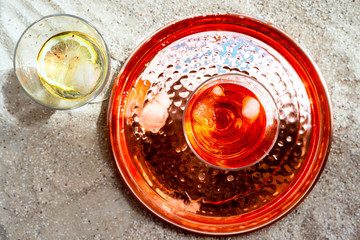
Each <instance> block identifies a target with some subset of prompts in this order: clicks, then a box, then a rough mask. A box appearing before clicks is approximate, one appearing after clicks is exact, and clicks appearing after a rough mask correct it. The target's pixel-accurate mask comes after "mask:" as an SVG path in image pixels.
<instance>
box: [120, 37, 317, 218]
mask: <svg viewBox="0 0 360 240" xmlns="http://www.w3.org/2000/svg"><path fill="white" fill-rule="evenodd" d="M225 73H242V74H246V75H249V76H251V77H254V78H256V79H257V80H258V81H259V82H261V83H262V84H263V85H264V86H265V87H266V88H267V89H268V90H269V91H270V93H271V94H272V96H273V98H274V99H275V102H276V104H277V107H278V109H279V117H280V131H279V136H278V139H277V140H276V143H275V145H274V147H273V149H272V150H271V151H270V153H269V154H268V155H267V156H266V157H265V158H264V159H263V160H261V161H260V162H258V163H257V164H255V165H253V166H250V167H247V168H243V169H240V170H223V169H218V168H215V167H212V166H210V165H208V164H206V163H204V162H203V161H201V160H200V159H198V158H197V157H196V156H195V155H194V153H193V152H192V151H191V149H190V147H189V146H188V145H187V143H186V140H185V137H184V134H183V129H182V127H183V125H182V117H183V112H184V109H185V106H186V103H187V101H188V98H189V96H190V94H191V93H192V91H194V90H195V89H196V88H197V87H198V86H199V85H200V84H201V83H203V82H204V81H206V80H207V79H209V78H211V77H214V76H216V75H220V74H225ZM139 89H142V90H143V93H141V92H140V91H139ZM161 92H166V94H167V96H168V97H169V99H170V106H169V107H168V108H167V112H168V117H167V119H166V122H165V124H164V126H163V127H162V128H161V129H160V130H159V131H158V132H155V133H154V132H151V131H147V130H146V129H145V128H144V127H142V125H141V124H140V122H139V115H140V113H141V109H143V107H144V106H145V105H146V104H147V103H148V102H151V101H152V100H153V99H154V98H156V96H157V95H158V94H159V93H161ZM127 102H128V103H127V104H126V106H125V109H122V111H125V115H126V127H125V134H126V141H127V143H128V146H129V147H128V148H129V152H130V155H131V156H132V158H133V162H134V165H135V168H136V170H137V171H139V172H140V173H141V175H142V176H143V179H144V181H145V182H146V183H147V184H148V186H149V188H150V189H152V190H153V191H154V196H155V197H157V198H159V199H162V201H163V202H164V206H165V205H166V206H165V207H166V208H168V209H179V210H181V211H185V212H188V213H190V214H194V215H201V216H209V217H232V216H238V215H241V214H245V213H249V212H251V211H254V210H257V209H260V208H262V207H264V206H266V205H267V204H270V203H271V202H272V201H274V200H275V199H276V198H277V197H278V196H279V195H280V194H281V193H283V192H284V191H285V190H286V189H287V187H288V186H289V185H290V184H291V182H292V181H293V179H294V177H295V176H296V174H297V173H298V171H299V169H300V168H301V167H302V165H303V163H304V160H305V152H306V149H307V147H308V143H309V139H310V136H311V112H310V103H309V98H308V96H307V93H306V90H305V87H304V85H303V83H302V81H301V79H300V78H299V77H298V75H297V74H296V73H295V71H294V69H293V68H292V67H291V66H290V64H288V63H287V62H286V60H284V59H283V57H282V56H281V55H280V54H279V53H277V52H276V51H275V50H273V49H272V48H271V47H270V46H268V45H266V44H265V43H263V42H260V41H258V40H256V39H254V38H251V37H249V36H246V35H243V34H240V33H236V32H228V31H216V32H215V31H209V32H201V33H196V34H193V35H190V36H187V37H184V38H181V39H179V40H177V41H175V42H173V43H172V44H170V45H168V46H166V47H165V48H164V49H162V50H161V51H160V52H159V53H158V54H157V55H156V57H155V58H153V59H152V60H151V61H150V62H149V63H147V64H146V67H145V70H144V71H143V72H142V74H141V75H140V77H139V78H138V79H137V81H136V83H134V87H133V88H132V90H130V93H129V94H128V99H127ZM130 103H131V104H130Z"/></svg>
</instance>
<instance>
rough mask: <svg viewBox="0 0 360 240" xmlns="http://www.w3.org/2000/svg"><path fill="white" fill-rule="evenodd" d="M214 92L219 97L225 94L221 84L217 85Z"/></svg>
mask: <svg viewBox="0 0 360 240" xmlns="http://www.w3.org/2000/svg"><path fill="white" fill-rule="evenodd" d="M212 92H213V94H214V95H215V96H217V97H221V96H225V94H224V90H223V89H222V87H220V86H215V87H214V88H213V90H212Z"/></svg>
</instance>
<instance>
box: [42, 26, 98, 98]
mask: <svg viewBox="0 0 360 240" xmlns="http://www.w3.org/2000/svg"><path fill="white" fill-rule="evenodd" d="M82 36H85V35H84V34H82V33H77V32H67V33H63V34H58V35H56V36H54V37H52V38H50V39H49V40H48V41H47V42H46V43H45V44H44V46H43V47H42V48H41V50H40V52H39V55H38V73H39V76H40V79H41V80H43V81H45V82H46V84H49V85H51V86H52V87H55V88H58V89H60V90H62V91H61V92H62V93H63V92H64V91H65V92H73V93H74V92H75V93H79V94H80V95H86V94H88V93H90V92H91V90H92V89H93V88H94V87H95V85H96V83H97V81H98V79H99V77H100V73H101V71H100V66H99V64H97V63H96V59H97V52H96V50H95V49H94V47H93V46H94V44H92V43H91V42H89V41H88V40H87V39H89V38H87V39H85V38H84V37H82ZM96 47H97V46H96ZM60 97H64V98H66V96H60Z"/></svg>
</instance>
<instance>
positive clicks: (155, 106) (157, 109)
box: [139, 101, 169, 133]
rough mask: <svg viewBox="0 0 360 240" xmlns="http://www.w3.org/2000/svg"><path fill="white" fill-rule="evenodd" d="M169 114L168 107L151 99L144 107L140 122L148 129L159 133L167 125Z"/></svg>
mask: <svg viewBox="0 0 360 240" xmlns="http://www.w3.org/2000/svg"><path fill="white" fill-rule="evenodd" d="M168 116H169V114H168V112H167V108H165V107H164V106H163V105H161V104H159V103H158V102H157V101H151V102H148V103H147V104H146V105H145V107H144V108H143V109H142V111H141V113H140V117H139V123H140V125H141V126H142V127H143V128H145V130H146V131H151V132H153V133H157V132H158V131H159V130H160V129H161V128H162V127H163V126H164V125H165V123H166V119H167V118H168Z"/></svg>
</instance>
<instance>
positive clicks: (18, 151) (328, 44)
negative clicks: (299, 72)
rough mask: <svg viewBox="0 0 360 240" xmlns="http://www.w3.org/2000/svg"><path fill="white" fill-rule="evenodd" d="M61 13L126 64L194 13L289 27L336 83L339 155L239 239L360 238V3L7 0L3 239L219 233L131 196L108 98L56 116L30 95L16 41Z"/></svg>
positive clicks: (1, 35)
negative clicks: (110, 128)
mask: <svg viewBox="0 0 360 240" xmlns="http://www.w3.org/2000/svg"><path fill="white" fill-rule="evenodd" d="M154 2H156V3H154ZM289 2H290V1H289ZM54 13H69V14H74V15H78V16H80V17H83V18H85V19H87V20H88V21H90V22H91V23H93V24H94V25H95V26H96V27H97V28H98V29H99V30H100V32H101V33H102V34H103V37H104V38H105V41H106V42H107V44H108V47H109V49H110V52H111V55H112V57H113V58H114V59H115V60H116V61H115V62H118V63H119V65H121V64H122V63H123V62H124V60H125V59H126V57H127V56H128V55H129V53H130V52H131V51H132V49H134V47H135V46H136V45H137V44H139V43H140V42H141V40H142V39H144V38H145V37H146V36H148V35H149V34H150V33H152V32H153V31H155V30H156V29H157V28H159V27H161V26H163V25H164V24H166V23H168V22H170V21H172V20H175V19H179V18H182V17H186V16H193V15H203V14H208V13H246V14H250V15H253V16H257V17H260V18H263V19H265V20H267V21H269V22H271V23H273V24H274V25H275V26H278V27H280V28H282V29H283V30H285V31H286V32H288V33H289V34H290V35H291V36H293V37H294V38H295V39H296V40H298V41H299V42H300V44H302V45H303V46H304V47H305V48H306V49H307V50H308V51H309V53H310V55H311V56H312V57H313V59H314V60H315V62H316V63H317V64H318V66H319V68H320V70H321V72H322V73H323V75H324V78H325V80H326V83H327V85H328V88H329V92H330V95H331V99H332V103H333V111H334V137H333V145H332V151H331V153H330V156H329V159H328V163H327V165H326V168H325V170H324V172H323V174H322V176H321V178H320V180H319V182H318V183H317V185H316V186H315V188H314V189H313V191H312V192H311V193H310V195H309V196H308V197H307V198H306V199H305V200H304V201H303V203H302V204H300V205H299V206H298V207H297V208H296V210H294V211H293V212H291V213H290V214H289V215H287V216H286V217H285V218H283V219H282V220H280V221H278V222H276V223H275V224H272V225H271V226H269V227H266V228H264V229H261V230H259V231H256V232H253V233H250V234H246V235H239V236H233V237H231V238H229V239H360V190H359V189H360V138H359V134H360V129H359V128H360V97H359V96H360V95H359V92H360V2H359V0H351V1H349V0H345V1H335V0H328V1H325V0H322V1H321V0H319V1H292V2H291V3H288V1H281V0H271V1H212V2H210V1H208V0H188V1H187V0H186V1H185V0H184V1H181V0H179V1H163V0H159V1H148V0H131V1H130V0H124V1H115V0H113V1H100V0H98V1H96V0H95V1H86V0H82V1H60V0H59V1H56V0H49V1H42V0H32V1H25V0H11V1H10V0H9V1H6V0H0V56H1V61H0V239H177V240H178V239H216V238H215V237H206V236H200V235H195V234H192V233H188V232H185V231H183V230H179V229H177V228H175V227H172V226H171V225H169V224H167V223H165V222H163V221H161V220H158V219H156V218H154V217H153V216H152V215H151V214H149V213H148V212H147V211H146V210H145V209H143V208H142V207H141V206H140V205H139V204H138V203H136V202H135V201H134V199H133V198H132V196H130V195H129V194H128V192H127V191H126V190H125V188H124V186H123V183H122V182H121V180H120V178H119V177H118V175H117V173H116V171H115V167H114V165H113V163H112V160H111V156H110V152H109V150H108V146H107V136H106V129H105V125H106V108H107V104H108V102H107V101H102V102H97V103H92V104H88V105H86V106H84V107H81V108H79V109H76V110H72V111H54V110H49V109H47V108H44V107H41V106H39V105H37V104H36V103H35V102H33V101H32V100H30V99H29V98H28V97H27V96H26V95H25V93H24V92H23V91H22V89H21V88H20V86H19V84H18V83H17V81H16V78H15V75H14V72H13V64H12V59H13V53H14V49H15V45H16V42H17V40H18V38H19V37H20V35H21V33H22V32H23V31H24V30H25V28H26V27H27V26H28V25H29V24H31V23H32V22H33V21H35V20H37V19H39V18H40V17H42V16H45V15H49V14H54Z"/></svg>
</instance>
